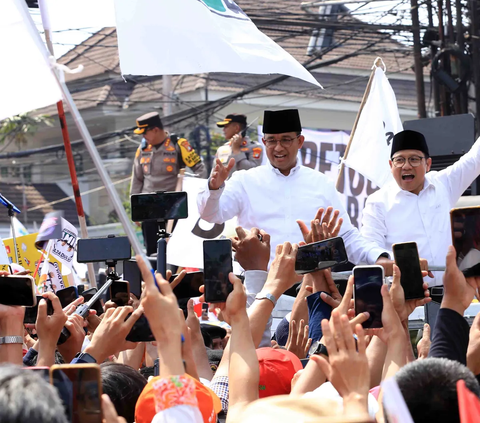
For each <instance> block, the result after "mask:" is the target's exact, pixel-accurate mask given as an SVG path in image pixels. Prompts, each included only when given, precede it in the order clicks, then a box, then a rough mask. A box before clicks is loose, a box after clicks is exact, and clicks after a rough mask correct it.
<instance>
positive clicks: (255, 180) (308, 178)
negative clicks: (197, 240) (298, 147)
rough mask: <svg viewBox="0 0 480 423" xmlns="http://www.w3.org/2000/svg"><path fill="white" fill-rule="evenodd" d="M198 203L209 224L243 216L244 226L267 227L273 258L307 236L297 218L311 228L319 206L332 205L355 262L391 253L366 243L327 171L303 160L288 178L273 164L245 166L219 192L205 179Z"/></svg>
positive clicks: (373, 261)
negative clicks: (282, 248)
mask: <svg viewBox="0 0 480 423" xmlns="http://www.w3.org/2000/svg"><path fill="white" fill-rule="evenodd" d="M197 204H198V210H199V212H200V216H201V217H202V219H204V220H206V221H207V222H210V223H218V224H220V223H223V222H225V221H227V220H229V219H231V218H233V217H234V216H237V217H238V224H239V225H240V226H242V227H243V228H246V229H251V228H253V227H256V228H259V229H263V230H265V231H266V232H267V233H268V234H270V237H271V246H272V248H271V254H270V261H272V260H273V258H274V257H275V247H276V246H277V245H278V244H283V243H284V242H285V241H289V242H292V243H298V242H300V241H302V240H303V236H302V233H301V231H300V229H299V227H298V224H297V223H296V220H297V219H300V220H303V221H304V222H306V223H307V225H308V226H310V221H311V220H312V219H313V218H314V217H315V214H316V213H317V210H318V209H319V208H320V207H324V208H327V207H328V206H333V208H334V209H338V210H340V217H342V218H343V225H342V228H341V230H340V234H339V236H341V237H342V238H343V240H344V242H345V247H346V250H347V254H348V258H349V260H350V261H351V262H353V263H355V264H358V263H367V264H373V263H375V261H376V260H377V259H378V257H379V256H380V255H381V254H382V253H384V252H385V250H383V249H381V248H379V247H378V246H377V245H376V244H374V243H373V242H369V241H366V240H365V239H364V238H363V237H362V236H361V235H360V233H359V231H358V230H357V228H355V227H354V226H353V225H352V223H351V222H350V218H349V216H348V214H347V212H346V210H345V208H344V207H343V204H342V202H341V200H340V198H339V196H338V193H337V191H336V189H335V186H334V185H333V183H332V182H331V181H329V180H328V178H327V177H326V176H325V175H324V174H323V173H320V172H318V171H315V170H313V169H310V168H308V167H305V166H300V165H298V164H297V165H296V166H295V167H294V168H293V169H292V170H291V171H290V174H289V175H288V176H285V175H283V174H282V173H281V172H280V171H279V170H278V169H276V168H274V167H273V166H272V165H271V164H270V163H267V164H266V165H265V166H258V167H256V168H253V169H249V170H241V171H238V172H235V173H234V174H233V176H232V177H231V178H230V179H229V180H228V181H227V182H226V183H225V186H224V187H222V188H220V189H218V190H210V189H209V187H208V181H205V185H204V188H203V190H202V191H200V193H199V195H198V198H197Z"/></svg>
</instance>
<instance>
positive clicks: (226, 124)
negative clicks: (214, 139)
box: [215, 113, 263, 176]
mask: <svg viewBox="0 0 480 423" xmlns="http://www.w3.org/2000/svg"><path fill="white" fill-rule="evenodd" d="M217 126H218V127H219V128H223V134H224V135H225V139H226V140H227V142H226V143H225V144H224V145H222V146H221V147H219V148H218V150H217V153H216V154H215V158H216V159H219V160H220V161H221V162H222V163H223V164H224V165H226V164H227V163H228V162H229V160H230V159H231V158H233V159H235V165H234V166H233V168H232V169H231V170H230V176H232V173H233V172H235V171H236V170H248V169H251V168H252V167H257V166H260V165H261V164H262V159H263V148H262V146H261V145H260V144H259V143H258V142H255V141H253V140H251V139H250V138H249V137H248V136H247V134H246V130H247V117H246V116H245V115H238V114H236V113H232V114H229V115H227V116H226V117H225V119H223V120H222V121H221V122H217Z"/></svg>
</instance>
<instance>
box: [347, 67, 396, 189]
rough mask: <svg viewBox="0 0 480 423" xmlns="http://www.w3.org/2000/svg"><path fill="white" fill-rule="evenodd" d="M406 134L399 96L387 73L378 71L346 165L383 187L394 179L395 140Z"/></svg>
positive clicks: (376, 70) (378, 68) (381, 70)
mask: <svg viewBox="0 0 480 423" xmlns="http://www.w3.org/2000/svg"><path fill="white" fill-rule="evenodd" d="M402 130H403V127H402V122H401V121H400V115H399V114H398V108H397V100H396V98H395V93H394V92H393V89H392V87H391V85H390V83H389V82H388V79H387V77H386V76H385V72H384V71H383V69H381V68H380V67H377V68H376V69H375V74H374V76H373V80H372V85H371V87H370V93H369V95H368V98H367V101H366V102H365V106H364V108H363V110H362V112H361V114H360V118H359V120H358V124H357V129H356V130H355V133H354V135H353V139H352V141H351V145H350V151H349V153H348V156H347V158H346V159H345V160H344V163H345V165H346V166H348V167H351V168H352V169H355V170H356V171H357V172H359V173H361V174H362V175H363V176H365V177H366V178H367V179H369V180H370V181H372V182H374V183H375V184H376V185H378V186H379V187H382V186H383V185H384V184H385V183H386V182H387V181H389V180H390V178H391V172H390V166H389V164H388V161H389V159H390V152H391V150H392V145H391V144H392V140H393V136H394V135H395V134H396V133H397V132H400V131H402Z"/></svg>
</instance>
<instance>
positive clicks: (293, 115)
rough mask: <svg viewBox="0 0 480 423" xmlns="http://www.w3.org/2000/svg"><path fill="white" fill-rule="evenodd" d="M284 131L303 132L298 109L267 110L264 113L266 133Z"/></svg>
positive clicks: (264, 130)
mask: <svg viewBox="0 0 480 423" xmlns="http://www.w3.org/2000/svg"><path fill="white" fill-rule="evenodd" d="M284 132H302V124H301V122H300V115H299V114H298V110H297V109H287V110H278V111H275V112H274V111H272V110H265V113H264V114H263V133H264V134H283V133H284Z"/></svg>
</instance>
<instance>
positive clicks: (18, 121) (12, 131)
mask: <svg viewBox="0 0 480 423" xmlns="http://www.w3.org/2000/svg"><path fill="white" fill-rule="evenodd" d="M39 125H47V126H53V119H52V118H51V117H49V116H45V115H41V116H30V115H29V114H28V113H23V114H20V115H17V116H13V117H11V118H7V119H4V120H2V121H1V122H0V144H3V146H2V148H1V149H0V152H2V151H4V150H6V149H7V148H8V146H10V144H12V143H15V144H16V145H17V146H18V147H19V148H20V147H22V145H24V144H26V143H27V138H28V135H32V134H34V133H35V132H36V131H37V128H38V126H39Z"/></svg>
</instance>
